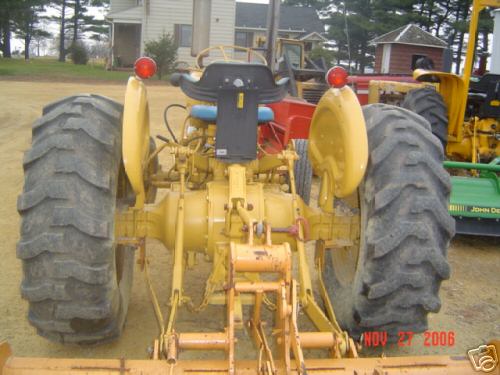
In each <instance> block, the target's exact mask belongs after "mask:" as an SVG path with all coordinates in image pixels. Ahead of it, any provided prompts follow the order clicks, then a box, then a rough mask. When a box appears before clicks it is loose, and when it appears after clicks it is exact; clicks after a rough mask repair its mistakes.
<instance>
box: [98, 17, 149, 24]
mask: <svg viewBox="0 0 500 375" xmlns="http://www.w3.org/2000/svg"><path fill="white" fill-rule="evenodd" d="M105 20H106V21H108V22H110V23H133V24H136V25H141V24H142V20H140V19H138V18H130V19H128V18H117V19H113V18H105Z"/></svg>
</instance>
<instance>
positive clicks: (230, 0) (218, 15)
mask: <svg viewBox="0 0 500 375" xmlns="http://www.w3.org/2000/svg"><path fill="white" fill-rule="evenodd" d="M235 17H236V2H235V1H234V0H212V15H211V19H210V45H211V46H216V45H229V46H232V45H234V23H235Z"/></svg>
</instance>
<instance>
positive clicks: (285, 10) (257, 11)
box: [235, 2, 325, 34]
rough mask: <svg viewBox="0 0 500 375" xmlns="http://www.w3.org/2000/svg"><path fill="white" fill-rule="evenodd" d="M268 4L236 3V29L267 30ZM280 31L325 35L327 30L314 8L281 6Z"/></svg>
mask: <svg viewBox="0 0 500 375" xmlns="http://www.w3.org/2000/svg"><path fill="white" fill-rule="evenodd" d="M267 7H268V5H267V4H254V3H240V2H237V3H236V22H235V23H236V27H237V28H243V27H247V28H256V29H265V28H266V21H267ZM279 29H280V30H296V31H303V32H304V33H307V34H309V33H312V32H313V31H316V32H317V33H324V31H325V28H324V26H323V23H322V22H321V20H320V19H319V17H318V14H317V13H316V10H315V9H314V8H308V7H294V6H287V5H281V7H280V25H279Z"/></svg>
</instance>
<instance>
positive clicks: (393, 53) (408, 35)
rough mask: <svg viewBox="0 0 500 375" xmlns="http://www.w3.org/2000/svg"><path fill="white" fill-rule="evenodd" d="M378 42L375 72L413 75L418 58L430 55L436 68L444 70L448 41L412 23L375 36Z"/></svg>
mask: <svg viewBox="0 0 500 375" xmlns="http://www.w3.org/2000/svg"><path fill="white" fill-rule="evenodd" d="M370 44H372V45H375V46H376V48H375V72H377V73H382V74H386V73H394V74H411V73H412V71H413V70H414V69H415V63H416V62H417V60H418V59H420V58H422V57H426V58H428V59H431V60H432V62H433V63H434V69H436V70H443V51H444V49H446V48H447V44H446V42H445V41H443V40H441V39H439V38H438V37H436V36H434V35H432V34H431V33H429V32H427V31H425V30H422V29H421V28H420V27H418V26H416V25H413V24H408V25H406V26H402V27H400V28H398V29H396V30H393V31H390V32H388V33H386V34H384V35H381V36H379V37H377V38H375V39H373V40H372V41H371V42H370Z"/></svg>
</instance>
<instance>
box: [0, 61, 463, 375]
mask: <svg viewBox="0 0 500 375" xmlns="http://www.w3.org/2000/svg"><path fill="white" fill-rule="evenodd" d="M336 72H337V74H338V75H337V78H338V79H336V80H334V82H335V85H334V86H333V87H332V88H331V89H329V90H328V91H327V92H326V93H325V94H324V95H323V97H322V98H321V100H320V101H319V103H318V105H317V106H314V105H311V104H308V103H304V102H298V101H293V100H292V101H290V100H287V99H284V97H285V95H286V92H287V84H288V80H287V79H282V80H280V81H278V82H275V80H274V78H273V75H272V73H271V71H270V70H269V69H268V68H267V67H266V66H264V65H260V64H253V63H244V64H241V63H230V62H214V63H212V64H210V65H208V66H207V67H206V68H205V70H204V71H203V73H202V74H201V77H200V75H195V74H191V75H190V74H181V75H175V76H174V77H173V79H172V83H173V84H174V85H177V86H179V87H180V88H181V90H182V91H183V92H184V93H185V94H186V96H187V97H188V103H187V110H188V115H187V117H186V120H185V124H189V125H190V126H186V131H183V133H182V134H181V136H180V137H175V138H174V137H171V138H166V137H164V136H160V137H159V139H160V140H161V142H162V143H161V144H160V145H159V146H158V147H156V146H155V145H154V142H151V138H150V131H149V108H148V98H147V92H146V86H145V84H144V81H143V79H145V78H148V76H150V75H151V74H154V62H152V61H151V60H150V59H147V58H145V59H140V60H139V61H138V62H137V66H136V73H137V75H138V76H137V77H131V78H130V80H129V82H128V85H127V90H126V93H125V101H124V106H123V107H122V106H121V105H119V104H117V103H115V102H113V101H111V100H109V99H107V98H103V97H99V96H95V95H78V96H74V97H70V98H66V99H63V100H61V101H59V102H57V103H54V104H51V105H48V106H47V107H45V108H44V115H43V116H42V117H41V119H39V120H38V121H37V122H36V123H35V125H34V127H33V145H32V148H31V149H30V150H28V151H27V153H26V156H25V159H24V168H25V186H24V190H23V192H22V194H21V195H20V197H19V200H18V210H19V212H20V214H21V216H22V225H21V236H20V241H19V244H18V249H17V251H18V256H19V258H20V259H22V261H23V270H24V278H23V282H22V286H21V291H22V294H23V297H24V298H25V299H26V300H27V301H28V302H29V315H28V317H29V320H30V322H31V324H32V325H33V326H34V327H35V328H36V329H37V331H38V333H39V334H40V335H42V336H44V337H46V338H48V339H49V340H52V341H55V342H61V343H77V344H97V343H102V342H108V341H110V340H113V339H116V338H117V337H118V336H119V335H120V334H121V332H122V331H123V329H124V326H125V320H126V314H127V308H128V305H129V295H130V286H131V280H132V273H133V271H134V268H135V266H134V263H135V262H137V264H138V266H137V267H138V268H139V270H140V271H141V272H142V273H143V275H144V277H145V280H146V282H147V285H148V289H149V292H150V298H151V302H152V306H153V310H154V313H155V317H156V319H157V322H158V335H157V337H155V338H153V340H152V350H151V360H139V361H135V360H127V359H121V360H95V359H92V360H82V359H36V358H18V357H14V356H12V353H11V352H10V349H9V347H8V345H7V344H6V343H3V344H1V345H0V373H1V374H2V375H5V374H9V375H10V374H53V373H71V374H78V373H90V372H91V373H93V374H94V373H95V374H114V373H126V374H128V373H130V374H136V373H137V374H160V373H176V374H177V373H179V374H181V373H187V372H189V373H208V372H221V373H228V374H235V373H237V374H246V373H249V374H250V373H252V374H256V373H258V374H289V373H298V374H305V373H307V372H308V371H311V372H314V373H332V372H336V373H379V372H380V373H384V374H385V373H387V374H391V373H403V372H404V373H415V374H420V373H422V372H426V373H436V374H441V373H443V372H447V373H454V374H455V373H457V374H458V373H469V372H470V367H469V366H470V365H469V363H468V362H467V361H466V360H465V359H464V358H462V357H455V356H431V357H400V358H376V359H369V358H364V359H361V358H359V354H358V349H359V348H361V345H360V342H361V338H362V336H363V334H364V332H372V331H379V332H385V333H386V334H387V337H388V340H389V341H390V342H395V341H397V340H398V339H399V332H400V331H411V332H415V333H417V332H422V331H424V330H425V329H426V328H427V316H428V314H429V313H431V312H434V313H435V312H438V311H439V309H440V306H441V303H440V300H439V295H438V293H439V287H440V284H441V281H442V280H445V279H447V278H448V277H449V273H450V269H449V265H448V262H447V259H446V253H447V246H448V244H449V241H450V238H451V237H452V236H453V234H454V222H453V220H452V219H451V217H450V216H449V215H448V212H447V206H448V199H449V193H450V181H449V176H448V174H447V173H446V172H445V170H444V169H443V168H442V167H441V162H442V158H443V151H442V148H441V145H440V143H439V141H438V140H437V139H435V137H433V136H432V134H431V131H430V127H429V124H428V123H427V122H425V121H424V120H423V119H422V118H421V117H420V116H417V115H415V114H412V113H411V112H409V111H406V110H403V109H400V108H397V107H392V106H386V105H382V104H376V105H371V106H367V107H365V108H363V109H362V108H361V106H360V105H359V102H358V100H357V98H356V96H355V94H354V93H353V91H352V90H351V89H350V88H349V87H348V86H347V85H346V83H347V79H346V78H347V77H346V75H345V74H341V72H339V71H338V70H336ZM342 77H344V78H345V79H344V80H343V81H342ZM305 136H307V138H308V140H309V143H308V146H307V155H308V158H309V162H310V164H311V167H312V169H313V170H314V172H315V174H316V175H318V176H319V177H320V184H319V194H318V199H317V202H316V203H317V204H316V205H309V204H307V203H306V202H305V201H304V199H303V198H302V196H301V194H299V193H298V189H297V185H298V184H299V183H300V181H296V179H297V176H296V174H295V170H296V163H297V160H299V157H300V156H299V154H298V152H297V151H296V149H295V145H294V142H293V140H294V139H297V138H303V137H305ZM161 152H168V153H169V154H170V155H171V156H172V159H173V164H172V166H171V167H170V168H169V169H168V170H167V169H165V170H164V169H163V168H162V166H161V165H159V163H158V155H159V153H161ZM303 157H304V156H303ZM303 188H304V187H303ZM158 189H164V194H162V195H161V197H160V195H158V197H156V191H157V190H158ZM146 238H153V239H156V240H158V241H160V242H161V243H162V244H163V245H164V246H165V248H166V249H169V250H170V251H171V252H172V259H173V262H172V263H173V264H172V268H171V270H170V272H168V273H165V274H166V275H169V276H170V277H171V289H170V299H169V308H168V309H167V310H166V311H165V310H164V309H163V308H162V306H161V305H160V303H159V302H158V297H157V294H156V292H155V288H154V282H153V280H152V277H151V275H150V267H152V266H154V265H153V264H150V263H151V261H150V258H149V257H148V252H147V248H146ZM312 241H314V247H315V254H314V265H315V269H316V272H317V275H318V279H319V280H318V285H317V286H315V283H313V280H314V277H313V274H312V271H313V270H311V269H310V268H309V262H308V259H310V258H312V257H311V254H308V252H309V251H310V247H308V246H306V245H307V244H309V243H310V244H313V242H312ZM197 255H203V256H204V257H205V258H206V259H207V260H209V261H211V264H212V268H211V273H210V276H209V277H208V279H207V280H200V289H203V287H204V292H203V297H202V302H201V303H200V304H199V305H195V304H194V303H193V300H194V299H193V298H192V297H193V296H190V295H187V293H186V292H185V289H184V287H183V285H184V281H185V273H186V272H193V271H192V270H193V269H194V268H195V267H196V260H195V259H196V256H197ZM208 305H219V306H220V305H222V306H223V308H224V311H225V318H221V317H214V322H216V323H217V322H218V324H217V325H214V326H218V327H219V328H218V329H213V328H212V329H211V330H207V329H205V328H204V327H193V330H192V331H184V330H181V329H180V328H179V325H178V324H177V321H178V320H180V319H182V315H183V314H182V312H183V310H184V309H191V310H193V311H196V312H199V313H200V314H201V313H204V312H205V311H206V310H205V309H206V307H207V306H208ZM267 310H269V311H267ZM299 311H300V312H302V314H300V313H299ZM211 327H213V326H211ZM245 333H246V335H245ZM245 337H246V338H248V339H250V340H251V341H252V342H253V343H254V347H255V351H254V353H253V354H254V355H253V356H252V357H253V360H244V359H242V358H241V357H242V353H241V349H239V348H240V340H243V339H245ZM138 349H140V348H138ZM309 349H314V350H309ZM188 351H214V352H222V353H223V354H224V359H216V360H199V361H193V360H186V359H185V358H183V355H184V353H185V352H188ZM245 354H247V355H248V354H250V353H245ZM204 357H205V356H204Z"/></svg>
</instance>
